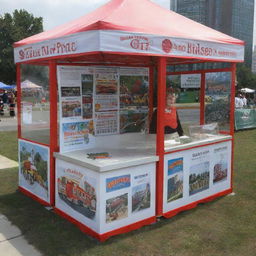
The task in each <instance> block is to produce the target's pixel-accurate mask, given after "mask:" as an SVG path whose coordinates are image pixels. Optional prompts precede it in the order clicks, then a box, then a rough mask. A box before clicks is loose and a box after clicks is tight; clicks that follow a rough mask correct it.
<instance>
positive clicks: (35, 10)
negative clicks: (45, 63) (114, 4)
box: [0, 0, 170, 30]
mask: <svg viewBox="0 0 256 256" xmlns="http://www.w3.org/2000/svg"><path fill="white" fill-rule="evenodd" d="M109 1H110V0H0V15H3V14H4V13H6V12H8V13H12V12H13V11H14V10H15V9H25V10H26V11H28V12H29V13H32V14H33V15H34V16H36V17H43V22H44V30H49V29H52V28H54V27H56V26H59V25H62V24H64V23H66V22H69V21H71V20H74V19H76V18H79V17H81V16H83V15H85V14H86V13H89V12H91V11H93V10H95V9H96V8H98V7H100V6H101V5H103V4H105V3H107V2H109ZM138 1H139V0H138ZM152 2H155V3H157V4H159V5H161V6H162V7H164V8H167V9H170V0H152Z"/></svg>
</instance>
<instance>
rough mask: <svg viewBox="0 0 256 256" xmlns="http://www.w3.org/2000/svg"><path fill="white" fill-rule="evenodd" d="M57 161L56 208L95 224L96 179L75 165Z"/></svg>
mask: <svg viewBox="0 0 256 256" xmlns="http://www.w3.org/2000/svg"><path fill="white" fill-rule="evenodd" d="M57 161H58V165H57V175H56V176H57V177H56V197H57V198H56V203H57V207H60V208H61V209H62V210H64V211H65V212H66V213H67V214H70V215H71V216H73V217H76V218H78V219H80V218H82V219H84V217H85V218H87V220H88V219H89V220H90V221H93V222H95V221H96V211H97V200H98V198H97V195H96V186H97V180H96V178H95V177H93V176H92V175H90V174H89V173H87V172H84V171H83V170H82V169H81V168H80V167H78V166H76V165H72V164H69V163H66V162H63V161H60V160H57Z"/></svg>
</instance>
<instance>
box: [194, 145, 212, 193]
mask: <svg viewBox="0 0 256 256" xmlns="http://www.w3.org/2000/svg"><path fill="white" fill-rule="evenodd" d="M209 159H210V150H209V149H206V148H205V149H202V150H201V151H197V152H194V153H192V159H191V165H190V168H189V195H190V196H192V195H194V194H197V193H199V192H202V191H204V190H207V189H209V185H210V162H209Z"/></svg>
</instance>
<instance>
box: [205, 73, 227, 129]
mask: <svg viewBox="0 0 256 256" xmlns="http://www.w3.org/2000/svg"><path fill="white" fill-rule="evenodd" d="M230 88H231V72H217V73H206V88H205V101H206V104H205V121H206V123H213V122H217V123H218V124H219V127H220V129H221V130H229V128H230V126H229V122H230V93H231V89H230Z"/></svg>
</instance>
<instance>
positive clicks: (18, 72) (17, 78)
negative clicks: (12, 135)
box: [16, 64, 21, 138]
mask: <svg viewBox="0 0 256 256" xmlns="http://www.w3.org/2000/svg"><path fill="white" fill-rule="evenodd" d="M20 82H21V71H20V64H17V65H16V86H17V124H18V127H17V128H18V138H21V86H20Z"/></svg>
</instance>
